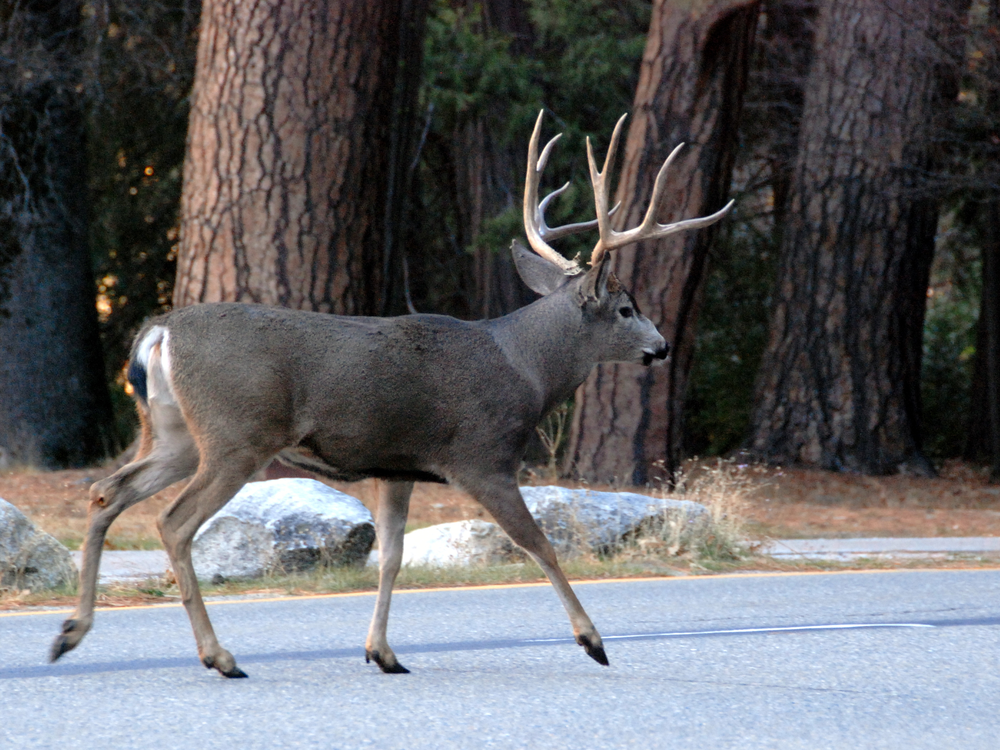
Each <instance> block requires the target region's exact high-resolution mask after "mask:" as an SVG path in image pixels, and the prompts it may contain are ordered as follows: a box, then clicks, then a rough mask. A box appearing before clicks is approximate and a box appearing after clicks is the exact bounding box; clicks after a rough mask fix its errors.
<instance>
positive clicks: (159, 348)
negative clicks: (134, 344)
mask: <svg viewBox="0 0 1000 750" xmlns="http://www.w3.org/2000/svg"><path fill="white" fill-rule="evenodd" d="M135 356H136V359H138V360H139V364H141V365H142V366H143V367H144V368H145V370H146V389H147V391H148V393H149V400H150V401H159V402H161V403H168V404H176V403H177V395H176V394H175V393H174V384H173V382H172V380H171V377H170V331H168V330H167V329H166V327H165V326H153V327H152V328H150V329H149V333H147V334H146V335H145V337H143V339H142V341H140V342H139V346H138V348H137V349H136V353H135Z"/></svg>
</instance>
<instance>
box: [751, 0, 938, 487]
mask: <svg viewBox="0 0 1000 750" xmlns="http://www.w3.org/2000/svg"><path fill="white" fill-rule="evenodd" d="M950 20H952V17H951V14H950V9H947V8H946V7H945V3H944V2H943V0H919V2H910V1H909V0H906V1H904V0H894V1H893V2H875V1H874V0H849V1H848V2H829V1H828V2H825V3H824V4H823V6H822V8H821V10H820V15H819V18H818V21H817V36H816V44H815V58H814V62H813V66H812V70H811V73H810V77H809V82H808V86H807V93H806V101H805V111H804V114H803V121H802V126H801V131H800V138H799V154H798V158H797V162H796V170H795V174H794V177H793V182H792V189H791V194H792V201H791V205H790V207H789V211H788V216H787V223H786V226H785V228H784V232H783V237H782V258H781V262H780V265H779V271H778V281H777V287H776V303H775V307H774V310H773V313H772V320H771V333H770V341H769V344H768V347H767V350H766V351H765V354H764V358H763V362H762V364H761V370H760V374H759V378H758V385H757V398H756V402H757V403H756V406H755V411H754V415H753V421H752V436H751V441H750V446H751V448H752V451H753V452H754V453H755V454H757V455H759V456H761V457H763V458H765V459H767V460H769V461H773V462H780V463H792V462H794V463H802V464H808V465H814V466H819V467H823V468H828V469H836V470H850V471H859V472H863V473H871V474H885V473H892V472H896V471H903V470H908V471H913V472H917V473H921V474H929V473H932V472H933V468H932V466H931V465H930V463H929V462H928V461H927V459H926V458H925V457H924V455H923V453H922V451H921V445H920V434H921V427H920V358H921V346H922V332H923V317H924V307H925V300H926V289H927V280H928V274H929V269H930V262H931V259H932V257H933V251H934V232H935V228H936V224H937V206H936V203H935V201H934V200H933V199H930V198H928V197H926V192H925V190H924V185H923V183H922V178H923V176H924V175H926V174H927V172H928V170H929V167H930V166H931V159H932V151H931V147H930V143H929V138H928V135H929V132H930V130H929V129H930V126H931V121H932V119H933V117H934V115H935V113H936V112H937V111H938V108H939V107H940V102H941V97H942V89H943V85H944V80H945V79H946V78H948V76H947V75H946V73H947V70H946V67H947V66H946V64H945V61H944V60H943V59H942V57H941V55H940V54H939V51H940V46H939V45H940V42H941V41H942V40H940V39H936V38H935V35H936V34H937V30H938V29H939V28H944V27H945V26H947V23H946V22H947V21H950Z"/></svg>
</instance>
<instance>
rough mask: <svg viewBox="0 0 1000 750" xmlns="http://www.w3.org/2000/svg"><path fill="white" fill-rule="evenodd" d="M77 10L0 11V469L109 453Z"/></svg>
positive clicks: (69, 462)
mask: <svg viewBox="0 0 1000 750" xmlns="http://www.w3.org/2000/svg"><path fill="white" fill-rule="evenodd" d="M81 10H82V4H81V3H80V2H74V1H73V0H54V1H53V2H37V3H25V4H19V3H18V4H15V3H5V4H4V5H3V7H2V9H0V25H2V30H0V260H2V268H0V273H2V275H3V283H2V285H0V287H2V290H3V291H2V293H0V352H2V354H0V466H2V465H4V464H12V463H32V464H37V465H42V466H46V467H61V466H74V465H81V464H85V463H87V462H90V461H94V460H96V459H100V458H102V457H104V456H105V455H107V453H108V452H109V451H110V450H111V449H112V448H113V447H114V437H113V430H112V420H111V404H110V399H109V397H108V392H107V387H106V385H105V380H104V363H103V360H102V357H101V346H100V339H99V338H98V331H97V314H96V310H95V308H94V297H95V294H94V285H93V280H92V277H91V270H90V259H89V254H88V248H87V240H86V229H87V211H86V201H85V186H86V169H85V160H84V153H83V149H82V148H81V144H82V143H83V141H84V129H83V113H82V106H81V95H80V91H81V90H82V88H83V81H82V79H81V54H82V47H83V41H82V29H81V20H82V19H81Z"/></svg>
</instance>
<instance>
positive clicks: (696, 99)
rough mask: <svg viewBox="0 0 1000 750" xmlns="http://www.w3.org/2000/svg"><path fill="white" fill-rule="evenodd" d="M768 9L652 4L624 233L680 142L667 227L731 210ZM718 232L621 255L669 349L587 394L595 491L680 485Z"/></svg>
mask: <svg viewBox="0 0 1000 750" xmlns="http://www.w3.org/2000/svg"><path fill="white" fill-rule="evenodd" d="M759 10H760V3H759V2H756V1H748V0H716V1H715V2H703V3H695V4H691V3H687V2H679V1H677V0H658V1H657V2H655V3H654V7H653V15H652V20H651V22H650V29H649V36H648V39H647V45H646V52H645V54H644V56H643V62H642V69H641V71H640V79H639V85H638V88H637V90H636V96H635V105H634V107H633V110H634V112H635V114H634V118H633V120H632V124H631V127H630V130H629V135H628V140H627V142H626V145H625V161H624V166H623V168H622V175H621V178H620V180H619V185H618V200H621V201H622V203H623V205H622V208H621V209H619V211H618V221H619V227H620V226H634V225H636V224H637V223H638V222H639V221H640V220H641V217H642V214H643V212H644V211H645V210H646V204H647V203H648V201H649V198H650V193H651V191H652V186H653V182H654V178H655V176H656V172H657V170H658V169H659V166H660V165H661V164H662V163H663V160H664V159H665V158H666V155H667V153H669V151H670V150H671V149H672V148H673V147H674V146H676V145H677V144H678V143H681V142H685V143H687V144H688V145H687V147H686V148H685V149H684V151H682V152H681V154H680V157H679V158H678V159H677V161H676V164H677V166H676V167H675V168H674V169H673V172H672V174H671V175H670V178H669V181H668V187H667V190H666V193H667V195H668V196H669V198H668V199H667V200H666V201H665V205H664V206H663V208H662V209H661V211H662V213H661V216H660V219H661V221H662V220H666V219H667V217H671V218H684V217H690V216H703V215H706V214H709V213H711V212H713V211H715V210H718V209H719V208H720V207H721V206H722V204H723V203H724V202H725V201H724V199H725V196H726V193H727V191H728V189H729V182H730V177H731V173H732V166H733V160H734V156H735V152H736V133H737V123H738V122H739V118H740V109H741V106H742V101H743V92H744V90H745V88H746V82H747V74H748V67H749V61H750V52H751V48H752V45H753V39H754V33H755V30H756V26H757V17H758V14H759ZM713 234H714V232H713V231H712V230H711V229H709V230H702V231H699V232H693V233H687V234H683V235H674V236H672V237H669V238H666V239H663V240H658V241H654V242H645V243H640V244H638V245H635V246H633V247H631V248H623V249H622V250H619V251H617V252H616V255H615V260H614V263H615V265H614V270H615V273H616V274H617V275H618V277H619V278H620V279H621V280H622V282H623V283H624V284H625V286H626V287H630V288H631V289H632V291H633V293H634V294H635V296H636V299H637V300H638V303H639V306H640V308H641V309H642V310H643V312H644V313H645V314H646V315H647V316H648V317H649V318H650V319H651V320H652V321H653V322H654V323H655V324H656V325H657V327H658V328H659V330H660V332H661V333H662V334H663V335H664V336H665V337H666V338H667V340H668V341H669V342H671V344H672V346H673V356H672V357H671V359H670V360H669V362H668V364H667V366H665V367H663V368H650V369H644V368H641V367H638V366H635V365H601V366H599V367H598V368H597V369H596V371H595V372H594V373H593V374H592V375H591V376H590V377H589V378H588V379H587V381H586V382H585V383H584V384H583V385H582V386H580V389H579V390H578V391H577V394H576V410H575V412H574V416H573V427H572V432H571V435H570V445H569V449H568V452H567V455H566V464H565V471H566V472H567V473H571V474H576V475H578V476H580V477H582V478H585V479H587V480H589V481H592V482H625V483H632V484H640V485H641V484H646V483H647V482H649V481H651V480H654V479H657V478H660V477H665V478H670V477H672V476H673V473H674V471H675V470H676V468H677V466H678V462H679V459H680V435H681V404H682V403H683V394H684V389H685V386H686V382H687V375H688V372H689V370H690V366H691V352H692V343H693V334H694V328H695V321H696V318H697V313H698V302H699V296H700V290H701V286H702V280H703V277H704V271H705V264H706V260H707V253H708V247H709V245H710V243H711V241H712V236H713Z"/></svg>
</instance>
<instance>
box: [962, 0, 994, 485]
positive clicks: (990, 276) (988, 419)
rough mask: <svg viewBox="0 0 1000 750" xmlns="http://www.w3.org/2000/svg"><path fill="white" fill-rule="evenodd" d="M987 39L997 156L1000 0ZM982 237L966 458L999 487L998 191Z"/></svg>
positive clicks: (989, 177) (988, 174) (985, 71)
mask: <svg viewBox="0 0 1000 750" xmlns="http://www.w3.org/2000/svg"><path fill="white" fill-rule="evenodd" d="M985 39H986V40H988V41H992V42H993V44H992V45H989V44H986V45H984V46H985V47H986V49H985V52H986V55H985V58H984V59H983V60H982V61H981V62H982V73H981V76H980V77H981V80H982V81H984V82H987V83H985V85H984V88H985V89H986V91H985V94H986V101H985V102H984V103H985V105H986V110H987V119H988V120H989V121H990V122H991V126H990V128H989V131H991V132H988V134H987V137H988V138H989V139H990V141H992V145H993V147H994V148H992V149H991V151H993V152H994V153H995V151H996V148H995V147H996V146H997V145H998V137H1000V83H997V76H998V75H1000V0H991V2H990V5H989V18H988V24H987V34H986V35H985ZM984 176H985V179H984V180H983V182H984V183H985V184H987V185H993V186H995V185H996V184H997V178H998V177H1000V168H998V166H997V163H996V161H992V163H987V165H986V167H985V175H984ZM984 213H985V232H984V237H983V250H982V267H983V287H982V297H981V301H980V306H979V324H978V328H977V331H976V364H975V370H974V373H973V378H972V389H971V394H970V399H969V403H970V405H971V413H970V415H969V433H968V442H967V444H966V447H965V451H964V453H965V457H966V458H967V459H970V460H973V461H981V460H983V459H985V460H987V461H988V462H989V464H990V481H991V482H994V483H1000V196H998V195H997V190H996V188H995V187H994V189H993V190H992V194H989V195H988V197H987V199H986V205H985V211H984Z"/></svg>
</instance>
